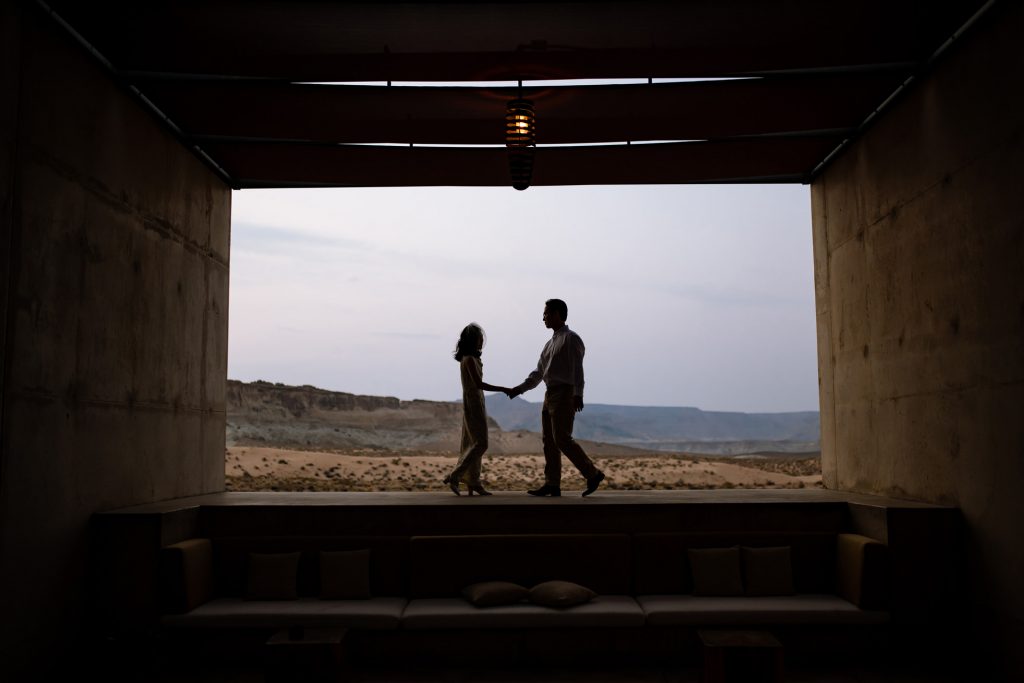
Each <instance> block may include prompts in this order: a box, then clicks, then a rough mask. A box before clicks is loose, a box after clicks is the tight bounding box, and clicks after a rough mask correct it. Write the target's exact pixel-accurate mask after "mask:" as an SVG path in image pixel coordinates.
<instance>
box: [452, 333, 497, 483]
mask: <svg viewBox="0 0 1024 683" xmlns="http://www.w3.org/2000/svg"><path fill="white" fill-rule="evenodd" d="M483 349H484V331H483V328H481V327H480V326H479V325H477V324H476V323H470V324H468V325H466V327H465V328H464V329H463V330H462V334H461V335H459V341H458V343H456V344H455V360H457V361H458V362H459V370H460V371H461V375H462V444H461V446H460V450H461V451H462V454H461V455H460V456H459V462H458V463H456V465H455V469H453V470H452V472H451V474H449V475H448V476H447V477H445V478H444V483H446V484H448V486H449V487H450V488H451V490H452V491H453V492H454V493H455V495H457V496H459V495H462V494H461V493H459V482H460V481H465V482H466V488H467V489H469V495H471V496H472V495H473V494H474V493H478V494H480V495H481V496H489V495H491V493H490V491H488V490H486V489H485V488H484V487H483V485H481V483H480V460H481V459H482V458H483V456H484V452H485V451H486V450H487V409H486V408H485V407H484V391H501V392H508V391H509V389H507V388H506V387H497V386H494V385H493V384H487V383H486V382H484V371H483V363H482V362H481V361H480V355H481V354H482V353H483Z"/></svg>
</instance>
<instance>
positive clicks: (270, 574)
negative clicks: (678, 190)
mask: <svg viewBox="0 0 1024 683" xmlns="http://www.w3.org/2000/svg"><path fill="white" fill-rule="evenodd" d="M299 555H300V553H274V554H268V555H265V554H263V553H250V554H249V573H248V579H247V583H246V590H245V597H246V599H247V600H295V599H296V598H297V597H299V596H298V574H299Z"/></svg>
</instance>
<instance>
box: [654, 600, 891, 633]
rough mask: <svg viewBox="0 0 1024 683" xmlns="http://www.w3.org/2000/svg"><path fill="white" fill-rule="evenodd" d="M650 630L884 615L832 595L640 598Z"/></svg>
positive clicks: (866, 619)
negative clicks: (653, 628) (664, 627)
mask: <svg viewBox="0 0 1024 683" xmlns="http://www.w3.org/2000/svg"><path fill="white" fill-rule="evenodd" d="M637 601H638V602H639V603H640V606H641V607H642V608H643V610H644V613H645V614H646V615H647V624H648V625H651V626H695V625H705V626H707V625H730V626H741V625H754V624H775V625H784V624H879V623H884V622H886V621H888V620H889V614H888V613H887V612H869V611H865V610H861V609H859V608H858V607H856V606H855V605H853V604H851V603H849V602H847V601H846V600H843V599H842V598H840V597H838V596H835V595H824V594H798V595H786V596H769V597H746V596H742V597H701V596H695V595H641V596H640V597H638V598H637Z"/></svg>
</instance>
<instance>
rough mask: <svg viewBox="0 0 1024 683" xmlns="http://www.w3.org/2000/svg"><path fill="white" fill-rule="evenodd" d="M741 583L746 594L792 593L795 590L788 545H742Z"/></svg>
mask: <svg viewBox="0 0 1024 683" xmlns="http://www.w3.org/2000/svg"><path fill="white" fill-rule="evenodd" d="M743 583H744V584H745V585H746V588H747V595H792V594H793V593H794V592H795V591H794V590H793V564H792V560H791V559H790V547H789V546H788V545H784V546H779V547H775V548H746V547H744V548H743Z"/></svg>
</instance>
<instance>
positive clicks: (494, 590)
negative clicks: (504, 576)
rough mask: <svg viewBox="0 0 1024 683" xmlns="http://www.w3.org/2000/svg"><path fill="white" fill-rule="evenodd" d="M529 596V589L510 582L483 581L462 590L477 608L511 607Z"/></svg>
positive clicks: (464, 595)
mask: <svg viewBox="0 0 1024 683" xmlns="http://www.w3.org/2000/svg"><path fill="white" fill-rule="evenodd" d="M529 595H530V591H529V590H528V589H526V588H523V587H522V586H520V585H519V584H517V583H511V582H509V581H482V582H480V583H474V584H471V585H469V586H466V587H465V588H463V589H462V596H463V597H464V598H466V600H469V601H470V602H471V603H473V604H474V605H476V606H477V607H496V606H498V605H511V604H514V603H517V602H520V601H521V600H523V599H525V598H527V597H529Z"/></svg>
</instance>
